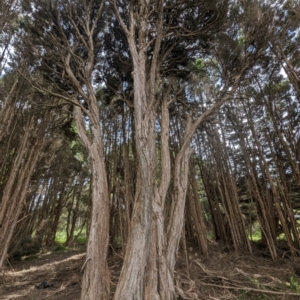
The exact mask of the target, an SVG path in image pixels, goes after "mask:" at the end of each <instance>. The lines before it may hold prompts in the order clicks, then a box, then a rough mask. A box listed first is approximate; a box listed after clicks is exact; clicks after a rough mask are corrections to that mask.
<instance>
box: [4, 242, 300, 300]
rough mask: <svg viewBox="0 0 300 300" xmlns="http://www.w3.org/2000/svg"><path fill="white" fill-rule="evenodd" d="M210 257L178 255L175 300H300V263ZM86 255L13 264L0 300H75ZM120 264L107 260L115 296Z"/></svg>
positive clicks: (283, 256) (218, 252)
mask: <svg viewBox="0 0 300 300" xmlns="http://www.w3.org/2000/svg"><path fill="white" fill-rule="evenodd" d="M210 248H211V249H210V256H209V257H208V258H205V257H203V256H201V255H199V252H198V250H197V248H196V247H193V246H189V247H188V248H187V255H184V253H185V251H181V252H180V256H179V260H178V264H177V269H176V274H175V282H176V291H177V293H178V299H205V300H208V299H215V300H219V299H220V300H221V299H241V300H244V299H253V300H254V299H255V300H264V299H276V300H277V299H278V300H279V299H281V300H282V299H300V277H299V275H300V259H299V258H297V259H291V258H289V253H288V252H286V251H284V250H283V251H282V252H281V253H280V258H279V259H278V260H277V261H275V262H274V261H272V260H271V259H270V257H269V256H268V254H267V253H266V252H265V249H264V248H263V247H261V246H257V245H255V246H254V251H253V252H254V253H253V254H252V255H249V254H244V255H243V254H237V253H233V252H229V251H228V249H227V248H226V247H224V246H222V245H218V244H216V243H211V246H210ZM84 261H85V253H84V249H79V250H72V251H67V252H47V253H44V254H40V255H37V256H33V257H28V258H26V260H22V261H11V262H9V264H8V265H7V266H6V268H5V270H3V271H2V272H1V273H0V299H1V300H2V299H3V300H12V299H18V300H21V299H22V300H23V299H24V300H39V299H47V300H77V299H78V300H79V299H80V287H81V276H82V273H81V268H82V266H83V265H84ZM121 264H122V254H121V252H118V253H117V252H113V251H112V253H111V255H110V260H109V265H110V270H111V280H112V285H111V289H112V291H114V288H115V285H116V282H117V279H118V276H119V272H120V268H121Z"/></svg>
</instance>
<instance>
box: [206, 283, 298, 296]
mask: <svg viewBox="0 0 300 300" xmlns="http://www.w3.org/2000/svg"><path fill="white" fill-rule="evenodd" d="M200 284H203V285H206V286H211V287H217V288H220V289H227V290H239V291H246V292H255V293H265V294H271V295H279V296H298V297H300V293H294V292H276V291H270V290H262V289H255V288H250V287H235V286H226V285H218V284H213V283H204V282H200Z"/></svg>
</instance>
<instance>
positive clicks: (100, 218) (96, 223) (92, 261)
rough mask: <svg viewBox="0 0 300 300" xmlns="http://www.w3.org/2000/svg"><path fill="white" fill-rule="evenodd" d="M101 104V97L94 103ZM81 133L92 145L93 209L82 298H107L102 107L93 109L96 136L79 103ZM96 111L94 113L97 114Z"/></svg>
mask: <svg viewBox="0 0 300 300" xmlns="http://www.w3.org/2000/svg"><path fill="white" fill-rule="evenodd" d="M94 104H95V105H97V101H96V102H95V103H94ZM74 110H75V120H76V124H77V128H78V134H79V137H80V138H81V140H82V142H83V143H84V145H85V147H86V148H87V149H88V153H89V155H90V162H91V174H92V178H91V189H92V212H91V224H90V230H89V238H88V242H87V251H86V260H85V263H84V265H83V267H84V274H83V278H82V290H81V300H94V299H99V300H107V299H109V293H110V281H109V272H108V265H107V250H108V242H109V215H110V201H109V194H108V185H107V177H106V169H105V161H104V148H103V142H102V134H101V129H100V124H99V116H98V110H97V109H95V110H93V109H91V115H90V118H91V123H92V126H91V128H92V137H91V138H90V137H89V136H88V135H87V132H86V130H85V128H84V124H83V121H82V113H81V110H80V108H79V107H75V108H74ZM93 113H94V114H93Z"/></svg>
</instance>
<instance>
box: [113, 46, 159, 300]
mask: <svg viewBox="0 0 300 300" xmlns="http://www.w3.org/2000/svg"><path fill="white" fill-rule="evenodd" d="M132 47H133V48H135V46H134V45H132ZM135 55H136V56H135V59H134V107H135V111H134V112H135V142H136V150H137V156H138V162H139V174H140V178H139V179H138V183H137V187H136V195H135V200H134V201H135V202H134V207H133V213H132V218H131V224H130V233H129V236H128V241H127V245H126V253H125V257H124V262H123V267H122V271H121V275H120V278H119V282H118V285H117V290H116V293H115V298H114V299H116V300H123V299H124V300H127V299H132V300H135V299H136V300H140V299H142V297H143V293H144V274H145V267H146V264H147V259H148V254H149V242H150V239H149V235H150V229H151V217H152V200H153V198H154V184H155V157H156V154H155V135H154V121H155V118H154V111H153V108H150V107H149V101H148V100H149V99H148V98H147V94H146V87H147V84H146V78H145V76H146V70H145V56H144V54H141V55H140V56H139V54H138V53H135Z"/></svg>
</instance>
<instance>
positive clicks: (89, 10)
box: [23, 1, 110, 299]
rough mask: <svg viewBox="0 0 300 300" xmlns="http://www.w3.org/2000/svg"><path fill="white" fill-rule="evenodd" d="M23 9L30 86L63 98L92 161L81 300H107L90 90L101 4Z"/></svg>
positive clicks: (96, 120) (100, 171) (105, 203)
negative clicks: (89, 218)
mask: <svg viewBox="0 0 300 300" xmlns="http://www.w3.org/2000/svg"><path fill="white" fill-rule="evenodd" d="M23 6H24V9H25V11H26V12H27V17H26V18H25V20H24V27H25V30H26V35H25V36H26V38H25V39H26V41H27V42H28V43H27V48H26V49H25V52H23V53H24V55H25V56H26V57H27V63H28V64H29V65H31V67H32V69H33V72H32V73H31V78H30V82H31V83H32V85H33V86H34V88H35V89H37V90H39V91H41V92H43V93H47V94H50V95H52V96H55V97H57V98H59V99H61V100H62V103H60V106H61V107H62V106H63V107H69V108H70V110H71V111H72V112H73V116H74V120H75V122H76V127H77V131H78V135H79V137H80V140H81V142H82V143H83V145H84V146H85V148H86V149H87V152H88V154H89V157H90V165H91V173H92V179H91V190H92V216H91V226H90V232H89V239H88V243H87V254H86V262H85V265H84V267H85V268H84V276H83V284H82V299H108V297H109V274H108V266H107V248H108V242H109V215H110V214H109V212H110V200H109V193H108V184H107V175H106V169H105V161H104V145H103V135H102V130H101V124H100V121H101V120H100V114H99V106H98V99H97V95H96V91H95V89H94V86H93V78H94V76H96V73H97V67H98V66H99V59H100V56H101V55H100V54H101V51H102V50H101V35H102V34H103V30H104V29H103V28H104V22H102V14H103V10H104V8H105V2H104V1H83V2H81V1H76V2H73V1H49V2H48V1H46V2H40V1H26V2H25V1H24V3H23ZM32 45H35V49H34V51H32V50H31V49H32ZM41 76H42V78H41ZM44 84H46V88H45V86H44Z"/></svg>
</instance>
